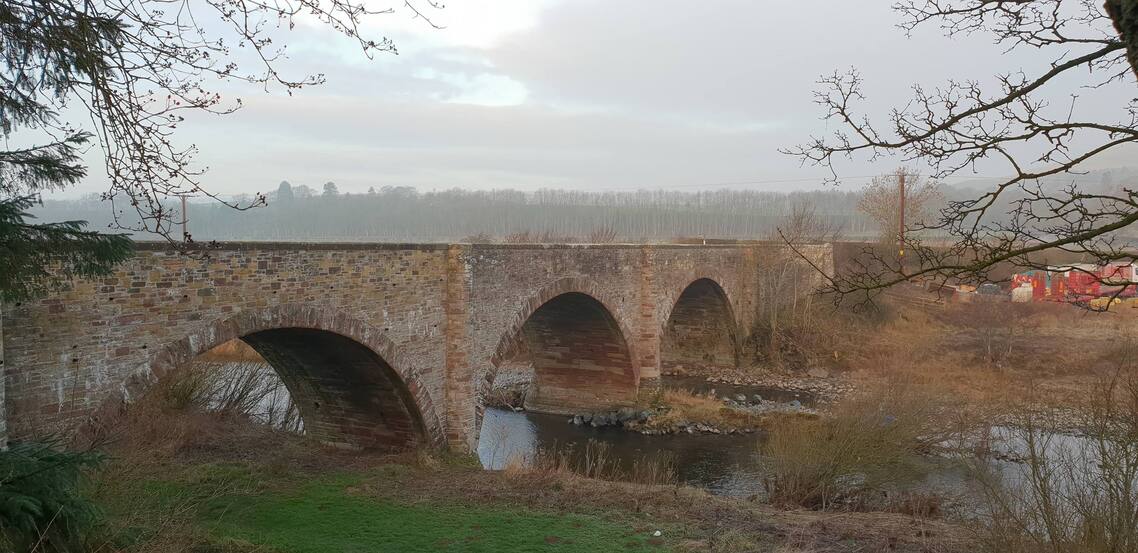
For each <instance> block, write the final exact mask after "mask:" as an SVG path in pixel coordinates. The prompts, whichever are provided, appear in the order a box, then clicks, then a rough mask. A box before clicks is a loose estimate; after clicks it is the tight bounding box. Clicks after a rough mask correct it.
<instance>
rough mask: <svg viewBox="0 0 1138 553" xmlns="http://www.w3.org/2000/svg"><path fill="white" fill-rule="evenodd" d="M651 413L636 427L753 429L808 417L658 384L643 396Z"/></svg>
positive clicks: (656, 428)
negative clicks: (746, 406)
mask: <svg viewBox="0 0 1138 553" xmlns="http://www.w3.org/2000/svg"><path fill="white" fill-rule="evenodd" d="M643 403H644V406H645V407H648V408H651V409H653V411H654V414H653V416H652V417H650V418H649V419H648V420H647V421H645V422H644V423H640V424H639V425H638V426H637V427H636V428H637V429H647V430H652V431H660V432H671V431H675V430H676V429H678V428H683V427H688V426H705V427H708V428H714V429H716V430H723V431H730V430H738V431H742V430H753V429H758V428H766V427H769V426H771V425H772V424H774V423H775V422H776V421H780V420H783V419H787V418H811V417H812V416H813V415H807V414H801V413H782V412H768V413H755V412H750V411H746V410H742V409H733V408H731V407H728V406H727V405H725V404H724V403H723V400H721V399H718V398H716V397H714V396H711V395H705V394H698V393H695V392H691V391H687V390H674V389H664V388H660V389H659V390H657V391H656V392H654V393H653V394H652V395H651V396H650V397H648V398H647V399H646V400H644V402H643Z"/></svg>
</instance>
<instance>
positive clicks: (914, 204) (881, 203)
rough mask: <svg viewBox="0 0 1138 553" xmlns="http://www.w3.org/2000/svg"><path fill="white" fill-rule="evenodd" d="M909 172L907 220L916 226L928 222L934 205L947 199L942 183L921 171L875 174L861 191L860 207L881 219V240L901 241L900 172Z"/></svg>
mask: <svg viewBox="0 0 1138 553" xmlns="http://www.w3.org/2000/svg"><path fill="white" fill-rule="evenodd" d="M902 174H904V175H905V224H906V226H909V225H912V226H915V227H924V226H925V225H927V224H928V223H929V221H930V219H931V217H932V215H933V209H935V208H936V207H938V206H937V204H939V203H940V202H941V200H942V199H943V195H942V194H941V190H940V189H941V187H940V184H939V183H937V182H936V181H934V180H932V179H923V178H921V174H920V173H918V172H916V171H913V170H910V169H906V168H904V167H902V168H899V169H897V171H896V172H894V173H890V174H886V175H879V176H877V177H874V178H873V180H872V181H870V183H869V184H867V185H866V186H865V188H864V189H862V191H861V198H860V199H859V200H858V202H857V208H858V210H859V211H861V212H862V213H865V214H866V215H867V216H869V218H870V219H872V220H873V222H874V223H877V225H878V227H879V228H880V231H881V241H882V242H883V243H888V244H898V243H899V241H900V239H901V237H900V236H899V234H900V229H901V220H900V213H901V208H900V206H901V194H900V192H901V186H900V182H899V179H900V175H902Z"/></svg>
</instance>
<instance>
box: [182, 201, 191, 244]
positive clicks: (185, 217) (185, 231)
mask: <svg viewBox="0 0 1138 553" xmlns="http://www.w3.org/2000/svg"><path fill="white" fill-rule="evenodd" d="M181 198H182V242H189V241H190V230H189V227H188V224H189V221H190V215H189V214H188V213H186V195H185V194H182V195H181Z"/></svg>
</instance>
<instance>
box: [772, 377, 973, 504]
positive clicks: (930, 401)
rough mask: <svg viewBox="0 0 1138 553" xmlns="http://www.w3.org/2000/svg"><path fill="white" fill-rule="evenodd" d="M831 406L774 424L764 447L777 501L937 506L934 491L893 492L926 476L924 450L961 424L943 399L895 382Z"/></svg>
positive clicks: (778, 502)
mask: <svg viewBox="0 0 1138 553" xmlns="http://www.w3.org/2000/svg"><path fill="white" fill-rule="evenodd" d="M829 411H830V412H829V413H827V415H826V416H823V417H820V418H817V419H814V420H787V421H783V422H781V423H779V424H776V425H775V426H774V427H773V428H772V429H771V431H770V437H769V438H768V440H767V441H766V442H765V443H764V444H763V454H764V456H765V457H766V458H767V460H768V470H769V474H768V476H767V479H766V481H765V482H764V484H765V486H766V489H767V493H768V495H769V498H770V500H771V502H772V503H774V504H779V505H794V506H800V507H806V508H810V509H822V510H826V509H855V510H886V511H890V510H892V511H898V512H906V513H910V514H930V515H931V514H935V512H937V511H939V502H938V501H937V500H936V498H931V497H921V496H917V495H905V494H901V495H895V494H896V492H898V491H900V490H904V489H906V488H907V487H908V484H910V483H912V482H914V481H916V480H918V479H920V478H921V477H922V476H924V474H925V470H926V467H925V463H924V460H923V458H922V454H924V453H926V452H928V451H930V450H931V449H932V448H934V447H936V446H937V444H940V443H942V442H944V441H945V440H946V439H947V438H949V437H951V436H952V435H953V433H954V432H956V431H957V430H958V429H957V427H956V425H954V424H950V422H949V421H950V419H948V418H947V417H945V416H944V413H945V411H946V409H945V406H944V405H943V403H942V402H941V401H939V400H938V399H937V398H935V397H933V396H930V395H929V394H928V393H927V392H925V391H924V390H921V389H919V388H916V387H914V386H912V385H909V384H901V383H896V382H892V383H884V384H881V385H878V386H876V387H874V388H872V389H867V390H862V391H861V392H860V393H857V394H854V395H852V396H849V397H846V398H844V399H843V400H842V401H841V402H839V403H838V404H836V405H833V406H832V407H831V408H830V410H829ZM891 495H892V496H893V497H891Z"/></svg>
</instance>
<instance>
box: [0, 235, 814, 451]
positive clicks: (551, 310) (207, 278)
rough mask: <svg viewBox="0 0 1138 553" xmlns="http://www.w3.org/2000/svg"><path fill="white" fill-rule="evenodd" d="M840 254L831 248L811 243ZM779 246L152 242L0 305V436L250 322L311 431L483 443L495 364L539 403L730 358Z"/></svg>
mask: <svg viewBox="0 0 1138 553" xmlns="http://www.w3.org/2000/svg"><path fill="white" fill-rule="evenodd" d="M806 248H807V250H806V251H808V252H809V253H808V255H811V256H815V257H816V258H817V262H818V263H820V264H821V265H820V266H823V267H832V261H831V260H832V256H831V255H830V248H829V246H825V245H818V246H808V247H806ZM790 257H794V256H793V254H791V253H790V252H789V251H788V250H787V249H785V248H783V247H781V246H779V245H773V244H757V243H755V244H727V245H607V244H606V245H470V244H463V245H445V244H417V245H397V244H292V243H290V244H285V243H228V244H223V245H221V246H220V247H219V248H217V249H215V250H211V251H209V253H208V256H205V257H202V258H197V257H189V256H184V255H179V254H176V253H171V252H169V251H166V248H165V246H164V245H159V244H141V245H140V246H139V251H138V252H137V254H136V255H135V256H134V257H133V259H131V260H130V261H128V262H126V263H123V264H122V265H121V266H120V267H119V268H118V269H117V270H116V271H115V273H114V274H112V275H110V276H107V277H105V278H101V279H98V280H79V281H76V282H74V283H72V284H71V285H70V286H69V287H68V288H67V289H66V290H62V291H60V292H57V293H55V294H54V295H51V296H49V297H46V298H43V299H38V300H35V301H31V302H25V303H21V304H8V305H4V306H3V309H2V312H0V321H2V325H0V363H3V365H2V368H3V373H4V385H3V386H2V387H0V392H3V394H2V395H0V437H2V436H3V435H4V433H5V432H4V425H5V423H6V426H7V433H8V434H9V436H10V437H11V438H13V439H21V438H25V437H34V436H36V435H39V434H41V433H44V432H58V431H65V430H67V429H72V428H75V427H77V426H79V425H81V424H83V423H84V422H86V421H88V420H89V418H90V417H91V416H93V415H94V414H95V413H97V412H99V409H100V408H102V407H105V406H106V405H108V404H111V405H113V404H114V403H115V402H122V401H129V400H131V399H133V398H136V397H138V396H139V395H141V394H143V393H145V391H146V389H147V388H148V387H149V386H150V385H152V384H153V383H154V382H156V381H158V380H159V379H162V378H164V377H166V375H168V374H170V373H171V371H176V370H178V369H179V367H182V366H184V365H186V364H187V363H188V362H189V361H190V360H191V359H193V358H194V357H195V356H196V355H198V354H200V353H203V352H205V351H207V350H209V349H210V348H212V347H214V346H216V345H218V344H221V343H224V342H225V341H228V340H230V339H234V338H240V339H242V340H244V341H245V342H247V343H248V344H249V345H251V346H252V347H253V348H254V349H256V350H257V351H258V352H259V353H260V354H261V355H262V356H263V357H265V359H266V360H268V361H269V363H270V364H272V365H273V367H274V368H275V369H276V370H277V372H278V373H279V374H280V375H281V378H282V380H283V381H284V383H285V385H286V386H287V387H288V389H289V391H290V392H291V393H292V395H293V397H294V398H295V400H296V402H297V404H298V407H299V408H300V411H301V416H302V417H303V418H304V420H305V425H306V429H307V431H308V432H309V433H311V434H313V435H316V436H317V437H319V438H320V439H322V440H324V441H327V442H330V443H338V444H344V445H348V446H357V447H371V446H406V445H416V444H430V445H436V446H447V445H449V446H451V447H461V448H468V447H474V446H475V445H476V444H477V439H478V429H479V424H480V421H481V400H480V398H481V397H482V395H483V393H484V392H485V391H486V389H487V387H488V383H489V382H490V381H491V380H492V379H493V378H494V375H495V374H496V371H497V369H498V367H500V366H502V365H503V364H505V363H508V362H509V363H514V362H523V363H528V364H532V366H533V368H534V375H535V376H534V385H533V389H532V391H531V393H530V395H529V399H528V400H527V401H528V407H529V408H531V409H535V410H540V411H546V412H555V413H567V412H580V411H585V410H591V409H600V408H609V407H616V406H621V405H626V404H630V403H632V402H634V401H635V399H636V395H637V391H638V389H639V387H640V385H641V383H642V382H645V381H647V380H649V379H653V378H657V377H659V375H660V371H661V367H662V366H663V367H665V368H667V367H668V366H669V365H684V364H691V363H703V364H708V363H711V364H721V365H734V364H736V363H738V360H739V356H740V354H741V348H740V345H741V344H742V343H744V341H745V340H746V339H747V337H748V335H749V334H750V331H751V328H752V325H753V322H754V319H755V313H756V308H757V306H758V305H759V302H760V301H762V298H761V297H760V293H759V288H760V286H759V278H760V273H761V271H762V269H763V267H769V266H770V265H771V264H772V263H778V262H785V260H786V259H788V258H790Z"/></svg>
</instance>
